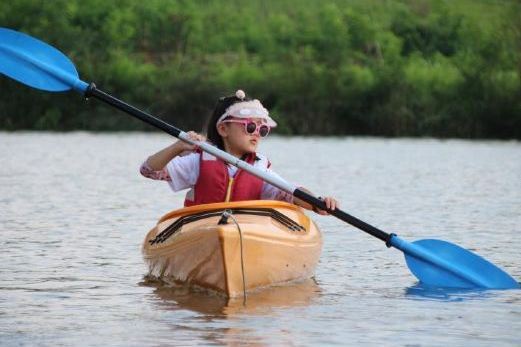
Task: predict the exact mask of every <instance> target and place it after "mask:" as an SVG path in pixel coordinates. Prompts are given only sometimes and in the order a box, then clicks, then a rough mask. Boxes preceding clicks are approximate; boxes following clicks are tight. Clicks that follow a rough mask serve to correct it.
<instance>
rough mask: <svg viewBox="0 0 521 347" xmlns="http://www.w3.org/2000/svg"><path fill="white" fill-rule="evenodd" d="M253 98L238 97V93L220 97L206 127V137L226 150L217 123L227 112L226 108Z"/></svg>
mask: <svg viewBox="0 0 521 347" xmlns="http://www.w3.org/2000/svg"><path fill="white" fill-rule="evenodd" d="M250 100H251V98H248V97H244V98H243V99H240V98H238V97H237V96H236V95H230V96H223V97H220V98H219V100H218V101H217V104H216V105H215V108H214V110H213V113H212V116H211V117H210V119H209V120H208V124H207V128H206V138H207V139H208V141H210V142H211V143H212V144H214V145H215V146H217V147H218V148H219V149H221V150H224V141H223V139H222V137H221V135H219V133H218V132H217V127H216V123H217V121H218V120H219V118H221V116H222V115H223V114H224V112H226V109H227V108H228V107H230V106H231V105H233V104H235V103H237V102H243V101H250Z"/></svg>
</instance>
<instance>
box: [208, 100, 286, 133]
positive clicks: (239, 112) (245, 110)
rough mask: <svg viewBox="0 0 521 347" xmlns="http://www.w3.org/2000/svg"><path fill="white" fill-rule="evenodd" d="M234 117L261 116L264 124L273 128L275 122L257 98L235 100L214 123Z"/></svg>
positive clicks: (275, 124)
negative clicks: (264, 121)
mask: <svg viewBox="0 0 521 347" xmlns="http://www.w3.org/2000/svg"><path fill="white" fill-rule="evenodd" d="M229 116H231V117H235V118H261V119H265V120H266V124H267V125H268V126H269V127H271V128H274V127H276V126H277V123H276V122H275V121H274V120H273V119H272V118H271V117H270V116H269V112H268V110H267V109H265V108H264V106H262V104H261V103H260V101H259V100H257V99H255V100H250V101H241V102H237V103H235V104H233V105H231V106H230V107H228V108H227V109H226V111H224V113H223V115H222V116H221V117H220V118H219V120H218V121H217V123H216V124H219V123H221V122H222V121H223V120H224V119H225V118H226V117H229Z"/></svg>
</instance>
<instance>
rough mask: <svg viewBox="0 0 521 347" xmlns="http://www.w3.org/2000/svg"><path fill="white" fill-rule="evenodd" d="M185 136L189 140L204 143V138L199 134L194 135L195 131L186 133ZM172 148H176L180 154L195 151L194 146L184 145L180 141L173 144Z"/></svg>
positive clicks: (195, 147)
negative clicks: (186, 135)
mask: <svg viewBox="0 0 521 347" xmlns="http://www.w3.org/2000/svg"><path fill="white" fill-rule="evenodd" d="M187 134H188V137H189V138H190V139H191V140H194V141H200V142H204V141H206V137H204V136H203V135H201V134H198V133H196V132H195V131H189V132H187ZM174 147H175V148H176V150H178V151H179V152H181V153H182V152H193V151H195V150H196V149H197V146H196V145H192V144H189V143H186V142H184V141H181V140H179V141H177V142H176V143H174Z"/></svg>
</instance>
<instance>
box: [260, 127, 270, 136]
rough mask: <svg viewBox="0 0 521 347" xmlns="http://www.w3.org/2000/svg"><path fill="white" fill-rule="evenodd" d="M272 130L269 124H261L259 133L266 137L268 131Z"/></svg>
mask: <svg viewBox="0 0 521 347" xmlns="http://www.w3.org/2000/svg"><path fill="white" fill-rule="evenodd" d="M269 132H270V127H269V126H267V125H261V126H260V129H259V135H260V136H261V137H266V136H268V133H269Z"/></svg>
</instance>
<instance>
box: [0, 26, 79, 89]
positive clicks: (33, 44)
mask: <svg viewBox="0 0 521 347" xmlns="http://www.w3.org/2000/svg"><path fill="white" fill-rule="evenodd" d="M0 73H2V74H4V75H6V76H8V77H10V78H12V79H14V80H17V81H18V82H21V83H23V84H26V85H28V86H30V87H33V88H37V89H41V90H46V91H50V92H62V91H66V90H69V89H71V88H72V89H75V90H77V91H79V92H82V93H84V92H85V91H86V90H87V88H88V84H87V83H85V82H83V81H81V80H80V79H79V78H78V72H77V71H76V68H75V67H74V64H73V63H72V62H71V61H70V60H69V58H67V56H65V55H64V54H63V53H62V52H60V51H58V50H57V49H56V48H54V47H52V46H49V45H48V44H46V43H44V42H42V41H40V40H37V39H35V38H33V37H31V36H29V35H26V34H23V33H20V32H17V31H14V30H10V29H6V28H0Z"/></svg>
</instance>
